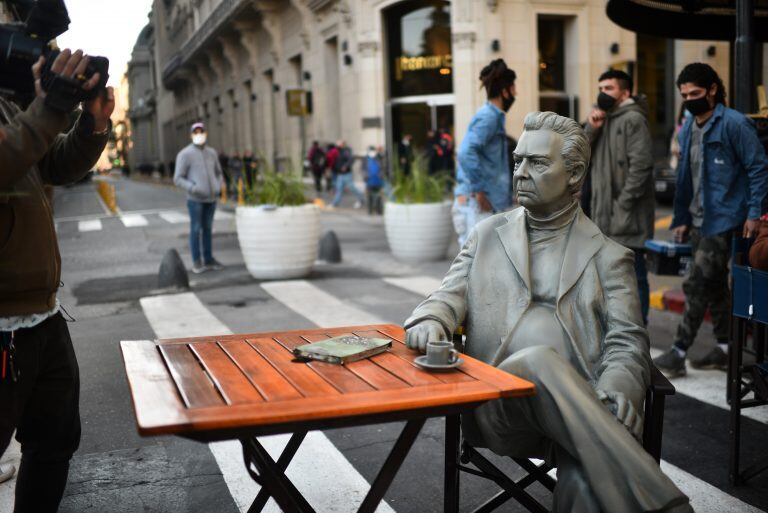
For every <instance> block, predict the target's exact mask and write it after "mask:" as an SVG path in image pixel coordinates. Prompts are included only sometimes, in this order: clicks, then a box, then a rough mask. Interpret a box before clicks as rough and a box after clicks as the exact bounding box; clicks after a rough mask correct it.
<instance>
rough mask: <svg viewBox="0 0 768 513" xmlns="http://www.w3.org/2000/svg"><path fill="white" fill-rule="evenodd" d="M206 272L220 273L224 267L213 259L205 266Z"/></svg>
mask: <svg viewBox="0 0 768 513" xmlns="http://www.w3.org/2000/svg"><path fill="white" fill-rule="evenodd" d="M205 269H206V271H220V270H222V269H224V265H223V264H222V263H221V262H219V261H218V260H216V259H215V258H214V259H213V260H211V261H210V262H208V263H207V264H205Z"/></svg>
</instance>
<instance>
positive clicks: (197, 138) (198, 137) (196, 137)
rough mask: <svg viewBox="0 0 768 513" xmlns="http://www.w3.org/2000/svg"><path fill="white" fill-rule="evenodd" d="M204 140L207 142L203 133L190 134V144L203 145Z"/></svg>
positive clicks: (206, 137)
mask: <svg viewBox="0 0 768 513" xmlns="http://www.w3.org/2000/svg"><path fill="white" fill-rule="evenodd" d="M206 140H208V136H207V135H206V134H205V133H202V134H192V144H194V145H196V146H202V145H204V144H205V141H206Z"/></svg>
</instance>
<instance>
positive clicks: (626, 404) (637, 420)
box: [597, 389, 643, 440]
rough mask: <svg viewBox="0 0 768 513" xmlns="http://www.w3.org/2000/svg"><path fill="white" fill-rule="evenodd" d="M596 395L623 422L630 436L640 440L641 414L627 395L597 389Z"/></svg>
mask: <svg viewBox="0 0 768 513" xmlns="http://www.w3.org/2000/svg"><path fill="white" fill-rule="evenodd" d="M597 397H598V399H600V400H601V401H602V402H603V404H605V405H606V406H607V407H608V409H609V410H610V412H611V413H613V414H614V415H615V416H616V418H617V419H618V420H619V422H621V423H622V424H624V426H625V427H626V428H627V429H628V430H629V432H630V433H632V436H634V437H635V438H637V439H638V440H640V437H641V436H642V434H643V415H642V413H641V412H639V411H637V409H636V408H635V407H634V405H632V402H631V401H630V400H629V399H627V396H625V395H624V394H623V393H621V392H611V391H608V390H600V389H598V390H597Z"/></svg>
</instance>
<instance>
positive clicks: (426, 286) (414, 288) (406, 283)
mask: <svg viewBox="0 0 768 513" xmlns="http://www.w3.org/2000/svg"><path fill="white" fill-rule="evenodd" d="M383 280H384V281H385V282H386V283H389V284H390V285H394V286H395V287H399V288H401V289H405V290H407V291H409V292H413V293H414V294H416V295H418V296H424V297H427V296H428V295H430V294H431V293H433V292H434V291H436V290H437V289H439V288H440V280H438V279H437V278H433V277H432V276H407V277H404V278H403V277H396V278H394V277H390V278H383Z"/></svg>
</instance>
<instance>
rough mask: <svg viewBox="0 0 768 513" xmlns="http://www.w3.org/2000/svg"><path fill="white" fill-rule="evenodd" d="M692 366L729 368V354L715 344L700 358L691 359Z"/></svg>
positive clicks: (697, 367)
mask: <svg viewBox="0 0 768 513" xmlns="http://www.w3.org/2000/svg"><path fill="white" fill-rule="evenodd" d="M691 367H693V368H694V369H717V370H728V355H727V354H725V351H723V350H722V349H720V348H719V347H717V346H715V347H713V348H712V350H711V351H710V352H708V353H707V354H705V355H704V356H703V357H701V358H699V359H698V360H693V359H691Z"/></svg>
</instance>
